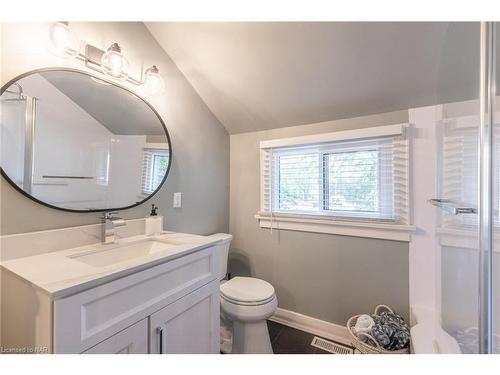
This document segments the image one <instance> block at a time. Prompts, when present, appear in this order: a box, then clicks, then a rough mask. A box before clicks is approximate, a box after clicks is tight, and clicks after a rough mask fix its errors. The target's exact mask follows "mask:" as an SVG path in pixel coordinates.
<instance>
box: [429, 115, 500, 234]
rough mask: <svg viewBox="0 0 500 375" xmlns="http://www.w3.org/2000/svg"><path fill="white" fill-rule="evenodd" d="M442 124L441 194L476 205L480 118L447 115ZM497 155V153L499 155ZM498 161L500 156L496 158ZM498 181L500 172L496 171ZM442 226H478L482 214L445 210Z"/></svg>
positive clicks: (466, 204)
mask: <svg viewBox="0 0 500 375" xmlns="http://www.w3.org/2000/svg"><path fill="white" fill-rule="evenodd" d="M440 126H441V136H442V137H441V147H442V150H441V153H442V154H441V158H440V159H441V168H440V169H441V171H440V179H441V182H440V189H441V191H439V192H438V196H440V197H443V198H445V199H449V200H451V201H454V202H457V203H461V204H462V205H463V206H466V207H477V203H478V199H479V195H478V194H479V190H478V188H479V181H478V167H479V162H478V160H479V159H478V158H479V117H478V116H463V117H457V118H448V119H445V120H443V121H442V122H441V123H440ZM496 155H497V157H498V153H497V154H496ZM497 160H498V159H497ZM494 175H495V177H496V179H497V181H498V173H494ZM440 213H441V214H442V226H443V227H448V228H468V229H473V230H474V229H477V226H478V225H479V215H476V214H461V215H453V214H451V213H447V212H445V211H440Z"/></svg>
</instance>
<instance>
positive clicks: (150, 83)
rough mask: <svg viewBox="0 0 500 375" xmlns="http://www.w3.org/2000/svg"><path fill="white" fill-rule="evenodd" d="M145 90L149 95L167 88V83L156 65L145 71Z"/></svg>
mask: <svg viewBox="0 0 500 375" xmlns="http://www.w3.org/2000/svg"><path fill="white" fill-rule="evenodd" d="M143 84H144V91H145V92H146V93H147V94H149V95H157V94H160V93H161V92H163V90H164V89H165V83H164V82H163V78H161V76H160V70H159V69H158V68H157V66H156V65H153V66H152V67H151V68H148V69H146V72H145V73H144V83H143Z"/></svg>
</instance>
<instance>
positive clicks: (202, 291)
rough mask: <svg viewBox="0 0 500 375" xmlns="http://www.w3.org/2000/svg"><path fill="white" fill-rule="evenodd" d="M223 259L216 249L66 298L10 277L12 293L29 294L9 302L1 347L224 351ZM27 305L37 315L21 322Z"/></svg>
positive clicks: (74, 350) (55, 350) (26, 315)
mask: <svg viewBox="0 0 500 375" xmlns="http://www.w3.org/2000/svg"><path fill="white" fill-rule="evenodd" d="M217 257H218V254H217V251H216V248H215V247H214V246H209V247H207V248H204V249H201V250H196V251H194V252H191V253H189V254H187V255H183V256H180V257H178V258H175V259H172V260H169V261H167V262H164V263H160V264H157V265H155V266H152V267H149V268H147V267H144V268H143V269H142V270H139V271H137V272H135V273H130V274H127V275H126V276H123V277H121V278H116V275H115V277H114V278H113V280H112V281H108V282H105V280H103V282H102V283H100V284H98V285H97V286H95V287H92V288H90V289H86V290H84V291H81V292H78V293H75V294H71V295H68V296H65V297H62V298H59V297H57V296H55V297H54V298H50V296H49V295H48V294H45V293H42V292H41V291H40V290H37V292H36V293H33V290H34V288H33V286H32V285H22V284H23V281H22V280H21V279H19V278H17V277H15V276H14V275H11V277H9V278H7V279H6V280H4V281H7V282H11V284H10V286H8V287H7V290H9V289H10V290H17V291H20V292H22V288H24V289H25V290H26V291H25V293H21V294H20V295H18V296H17V297H16V298H11V299H9V302H10V306H9V307H8V310H9V311H12V312H13V313H12V314H9V326H8V327H6V329H7V332H2V334H3V336H2V338H3V339H4V338H7V341H6V342H2V345H4V346H5V345H9V346H10V345H12V346H22V345H25V346H30V347H32V346H38V347H48V349H49V351H50V352H52V353H219V281H218V278H217V265H218V258H217ZM16 284H17V285H16ZM24 284H26V283H24ZM30 290H31V292H30ZM22 296H26V298H29V297H33V298H36V300H33V301H26V300H24V299H23V298H21V297H22ZM23 306H24V307H25V306H33V308H32V310H33V311H32V313H23V314H18V315H19V317H18V318H16V314H15V313H14V312H15V311H22V309H23ZM33 332H35V333H36V334H35V335H34V334H33ZM22 338H25V339H22Z"/></svg>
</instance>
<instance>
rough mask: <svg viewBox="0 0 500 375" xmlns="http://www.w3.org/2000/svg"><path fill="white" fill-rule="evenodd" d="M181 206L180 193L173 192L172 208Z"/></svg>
mask: <svg viewBox="0 0 500 375" xmlns="http://www.w3.org/2000/svg"><path fill="white" fill-rule="evenodd" d="M181 206H182V194H181V193H174V208H180V207H181Z"/></svg>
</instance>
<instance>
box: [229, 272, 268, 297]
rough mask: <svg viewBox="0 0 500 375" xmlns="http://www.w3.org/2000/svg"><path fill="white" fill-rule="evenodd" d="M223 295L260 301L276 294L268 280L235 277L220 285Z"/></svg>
mask: <svg viewBox="0 0 500 375" xmlns="http://www.w3.org/2000/svg"><path fill="white" fill-rule="evenodd" d="M220 292H221V294H222V296H223V297H226V298H228V299H230V300H233V301H240V302H260V301H265V300H268V299H270V298H272V297H273V296H274V288H273V286H272V285H271V284H269V283H268V282H267V281H264V280H261V279H255V278H253V277H235V278H232V279H231V280H229V281H227V282H225V283H224V284H222V285H221V286H220Z"/></svg>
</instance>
